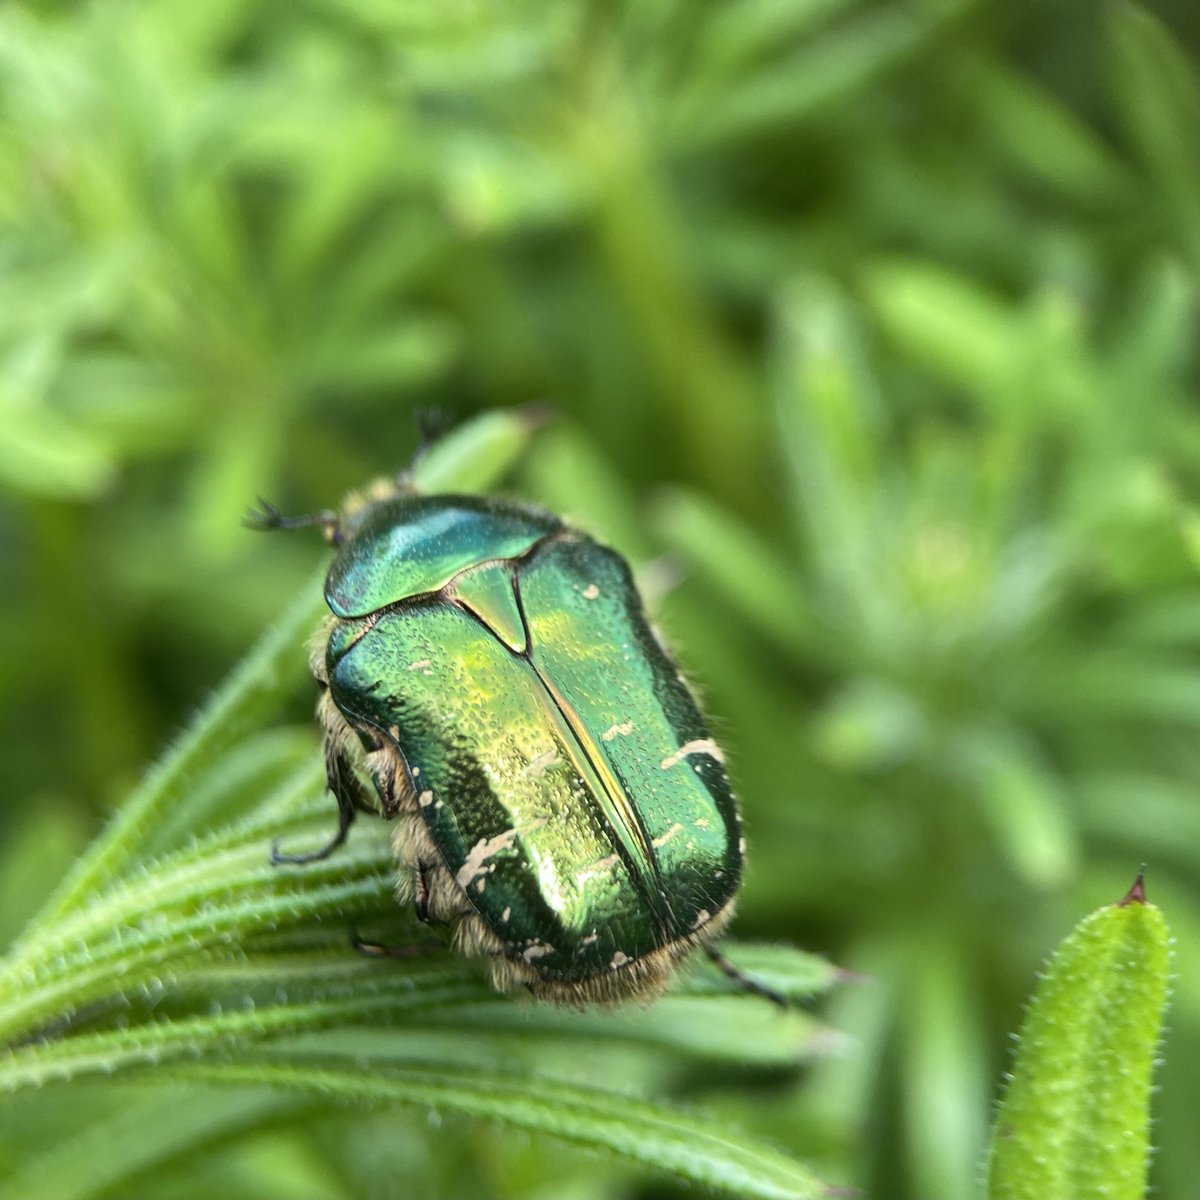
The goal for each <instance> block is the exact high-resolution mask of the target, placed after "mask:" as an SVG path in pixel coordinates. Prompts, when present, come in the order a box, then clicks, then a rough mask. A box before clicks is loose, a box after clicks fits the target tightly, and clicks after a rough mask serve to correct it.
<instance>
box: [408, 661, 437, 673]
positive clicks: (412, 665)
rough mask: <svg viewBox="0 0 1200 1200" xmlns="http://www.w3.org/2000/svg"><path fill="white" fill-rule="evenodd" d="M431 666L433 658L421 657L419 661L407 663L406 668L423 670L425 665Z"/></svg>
mask: <svg viewBox="0 0 1200 1200" xmlns="http://www.w3.org/2000/svg"><path fill="white" fill-rule="evenodd" d="M432 666H433V659H431V658H423V659H421V660H420V662H410V663H409V664H408V669H409V670H410V671H424V670H425V668H426V667H432Z"/></svg>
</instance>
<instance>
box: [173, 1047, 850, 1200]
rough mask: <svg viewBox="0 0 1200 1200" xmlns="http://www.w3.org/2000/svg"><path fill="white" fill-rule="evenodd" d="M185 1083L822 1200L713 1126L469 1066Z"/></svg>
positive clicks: (236, 1073)
mask: <svg viewBox="0 0 1200 1200" xmlns="http://www.w3.org/2000/svg"><path fill="white" fill-rule="evenodd" d="M184 1074H185V1075H186V1077H188V1078H195V1079H204V1080H208V1081H211V1082H213V1083H228V1084H237V1085H239V1086H246V1085H251V1086H256V1085H263V1084H265V1085H269V1086H271V1087H276V1088H286V1089H290V1090H298V1091H301V1092H305V1093H309V1094H317V1095H320V1096H324V1097H335V1098H337V1099H340V1100H342V1101H356V1102H360V1103H362V1102H365V1103H375V1104H380V1103H395V1104H404V1105H417V1106H420V1107H422V1108H425V1107H429V1108H433V1109H435V1110H439V1111H449V1112H458V1113H463V1114H466V1115H469V1116H473V1117H480V1118H484V1119H486V1120H492V1121H501V1122H503V1123H504V1124H507V1125H512V1126H514V1127H516V1128H520V1129H527V1130H531V1131H534V1132H537V1133H544V1134H549V1135H551V1136H553V1137H556V1138H562V1139H564V1140H566V1141H569V1142H574V1143H576V1144H577V1145H581V1146H586V1147H588V1148H589V1149H593V1150H606V1151H609V1152H611V1153H614V1154H617V1155H619V1156H620V1157H622V1158H624V1159H627V1160H629V1161H631V1162H635V1163H639V1164H641V1165H642V1166H645V1167H649V1168H651V1169H653V1170H656V1171H660V1172H662V1173H663V1174H666V1175H670V1176H673V1177H674V1178H676V1179H679V1180H682V1181H684V1182H688V1183H694V1184H697V1185H700V1186H702V1187H707V1188H711V1189H713V1190H715V1191H720V1192H723V1193H726V1194H731V1195H735V1196H746V1197H755V1198H761V1200H807V1198H808V1197H818V1196H820V1197H823V1196H825V1195H827V1189H826V1187H825V1185H824V1184H823V1183H822V1182H821V1181H820V1180H819V1179H818V1178H817V1177H816V1176H815V1175H814V1174H812V1172H810V1171H809V1170H807V1169H806V1168H805V1167H802V1166H800V1165H799V1164H798V1163H796V1162H794V1161H793V1160H792V1159H790V1158H788V1157H787V1156H786V1155H783V1154H781V1153H779V1152H778V1151H777V1150H774V1149H772V1148H771V1147H769V1146H766V1145H763V1144H761V1143H759V1142H756V1141H754V1140H752V1139H749V1138H747V1137H746V1136H745V1134H743V1133H740V1132H737V1131H735V1130H733V1129H730V1128H729V1127H728V1126H726V1125H724V1124H723V1123H720V1122H717V1121H715V1120H713V1119H712V1118H709V1117H704V1116H700V1115H698V1114H694V1113H682V1112H678V1111H675V1110H673V1109H671V1108H670V1107H667V1106H665V1105H661V1104H649V1103H647V1102H645V1101H643V1100H639V1099H635V1098H634V1097H632V1096H626V1095H622V1094H619V1093H614V1092H608V1091H603V1090H601V1089H598V1088H590V1087H580V1086H577V1085H574V1084H567V1083H560V1082H558V1081H554V1080H548V1079H531V1078H528V1077H525V1076H520V1075H512V1074H508V1073H506V1072H504V1071H500V1070H496V1069H492V1068H488V1067H484V1066H481V1065H479V1064H476V1065H474V1066H468V1067H460V1066H454V1065H446V1066H440V1067H438V1068H436V1069H431V1068H426V1069H416V1068H403V1067H375V1068H373V1069H372V1070H371V1071H370V1072H369V1073H366V1072H363V1071H362V1070H361V1069H358V1068H357V1066H355V1065H354V1064H353V1063H352V1064H349V1065H347V1066H342V1065H337V1066H328V1067H319V1066H290V1065H284V1064H278V1063H274V1062H270V1061H262V1062H255V1061H253V1060H250V1061H247V1062H242V1063H237V1064H229V1065H213V1066H198V1067H193V1068H190V1069H188V1070H187V1071H186V1072H184Z"/></svg>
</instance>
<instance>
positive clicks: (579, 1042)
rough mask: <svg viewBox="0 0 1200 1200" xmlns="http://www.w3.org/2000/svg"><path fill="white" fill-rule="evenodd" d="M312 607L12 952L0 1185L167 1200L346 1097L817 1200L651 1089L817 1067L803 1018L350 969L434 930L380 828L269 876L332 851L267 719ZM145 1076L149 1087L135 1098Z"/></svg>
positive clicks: (510, 440) (318, 785)
mask: <svg viewBox="0 0 1200 1200" xmlns="http://www.w3.org/2000/svg"><path fill="white" fill-rule="evenodd" d="M522 425H523V421H522V419H521V417H520V416H519V415H517V416H515V417H512V418H507V417H500V416H497V417H494V418H491V419H487V420H484V421H481V422H477V423H475V424H473V425H469V426H466V427H464V428H463V429H462V430H461V431H460V432H459V433H458V434H457V435H456V436H455V437H452V438H450V439H448V440H447V442H445V443H444V444H443V445H442V446H441V447H440V448H439V450H438V451H437V452H436V453H434V454H432V455H430V456H429V457H428V458H427V459H425V460H424V461H423V462H422V463H421V465H420V467H419V468H418V471H419V476H420V478H421V480H422V482H423V483H424V484H425V485H426V486H428V487H431V488H445V487H447V486H450V485H458V484H459V482H460V481H465V480H467V479H470V478H472V477H474V478H475V479H476V480H481V479H486V478H487V477H489V476H492V475H498V474H499V473H500V472H501V471H502V470H503V468H504V466H505V465H507V463H508V462H509V460H510V459H511V457H512V454H513V452H514V450H515V448H516V446H517V445H518V444H519V435H520V432H521V427H522ZM320 595H321V590H320V587H319V584H318V582H317V581H314V582H313V586H312V588H311V589H310V590H309V591H308V592H306V593H305V594H304V595H303V596H302V597H301V598H300V600H299V601H298V602H297V603H296V604H294V605H293V606H292V607H291V608H290V609H289V610H288V611H287V612H286V613H285V614H284V615H283V617H282V618H281V619H280V620H279V621H278V622H277V623H276V625H275V627H274V628H273V629H272V630H271V631H270V632H269V633H268V634H267V635H266V636H265V637H264V638H263V639H262V640H261V641H260V643H259V645H258V646H257V647H256V648H255V649H254V651H252V653H251V654H250V655H249V656H248V657H247V658H246V659H245V660H244V661H243V662H242V664H241V665H240V666H239V667H238V668H237V670H235V672H234V673H233V674H232V675H231V677H230V679H229V680H228V682H227V683H226V684H225V685H224V686H223V687H222V688H221V689H220V690H219V691H218V692H217V693H216V694H215V695H214V696H213V697H212V699H211V700H210V701H209V703H208V705H207V707H206V708H205V709H204V710H203V711H202V712H201V713H200V714H199V715H198V716H197V718H196V719H195V721H194V722H193V724H192V726H191V728H190V729H189V730H188V731H187V732H186V733H185V734H184V735H183V736H182V737H181V738H180V739H179V740H178V741H177V742H176V743H175V744H174V745H173V746H172V747H171V748H170V749H169V750H168V752H167V753H166V755H165V756H164V757H163V758H162V759H161V760H160V761H159V763H158V764H157V766H156V767H155V768H154V770H153V771H151V773H150V774H149V775H148V776H147V778H146V780H145V782H144V783H143V784H142V785H141V786H140V787H139V788H138V789H136V790H135V792H134V793H133V795H132V796H131V797H130V798H129V799H128V800H127V801H126V802H125V803H124V804H123V805H122V806H121V807H120V808H119V809H118V810H117V812H116V813H115V814H114V816H113V818H112V819H111V820H110V822H109V824H108V826H107V828H106V829H105V831H104V832H103V833H102V834H101V835H100V837H99V838H98V839H97V840H96V841H95V842H94V843H93V844H92V846H91V847H89V849H88V850H87V851H85V853H84V854H83V856H82V857H81V858H80V860H79V861H78V862H77V863H76V865H75V866H74V868H73V869H72V870H71V871H70V872H69V873H68V874H67V876H66V878H65V879H64V880H63V882H62V883H61V885H60V886H59V887H58V889H57V890H56V892H55V893H54V895H53V896H52V897H51V899H50V900H49V902H48V903H47V904H46V906H45V907H44V908H43V910H42V911H41V912H40V913H39V914H38V916H37V917H35V919H34V920H33V921H32V922H31V924H30V925H29V926H28V928H27V929H26V930H25V932H24V933H23V935H22V936H21V938H20V939H19V940H18V942H17V943H16V944H15V946H14V947H13V949H12V950H11V951H10V953H9V956H8V957H7V959H6V960H4V962H3V970H2V973H0V1041H3V1043H4V1044H5V1045H6V1046H7V1050H6V1052H5V1054H4V1056H3V1058H2V1059H0V1092H2V1093H3V1094H4V1096H5V1101H4V1103H3V1104H0V1129H2V1130H4V1131H5V1133H6V1135H7V1136H6V1138H5V1141H6V1143H7V1144H8V1145H9V1146H10V1147H12V1151H13V1154H12V1157H11V1158H10V1159H9V1161H8V1162H0V1189H3V1194H4V1195H8V1196H12V1197H14V1200H15V1198H18V1197H19V1198H21V1200H35V1198H38V1197H45V1198H46V1200H51V1198H53V1200H64V1198H65V1197H68V1196H69V1197H84V1196H111V1195H117V1194H128V1192H127V1191H126V1189H129V1188H133V1189H135V1190H137V1189H148V1190H149V1192H150V1193H152V1194H159V1193H160V1189H163V1190H164V1192H165V1191H168V1190H170V1187H171V1184H170V1183H169V1182H167V1181H169V1180H170V1178H171V1177H172V1176H171V1175H170V1174H169V1173H168V1175H167V1176H166V1181H165V1180H164V1178H163V1177H160V1176H156V1175H155V1168H156V1167H157V1166H158V1165H159V1164H160V1163H163V1162H166V1163H167V1164H168V1166H169V1171H173V1172H176V1173H178V1172H180V1171H189V1170H191V1164H192V1163H193V1162H194V1161H196V1160H198V1159H199V1160H202V1159H203V1158H204V1156H205V1155H206V1153H207V1151H208V1144H209V1142H210V1140H211V1139H212V1138H214V1137H219V1136H220V1135H221V1133H223V1132H226V1131H228V1129H229V1128H230V1127H231V1125H235V1126H236V1127H239V1128H244V1127H246V1126H247V1125H251V1126H252V1125H253V1124H255V1123H269V1122H272V1121H276V1120H278V1118H279V1116H280V1114H281V1113H287V1114H289V1115H291V1116H293V1117H296V1116H297V1115H298V1114H303V1115H304V1116H305V1118H306V1120H307V1121H310V1122H314V1123H320V1122H322V1121H327V1120H330V1119H331V1117H330V1113H331V1112H332V1113H336V1111H337V1108H338V1107H339V1106H342V1107H344V1106H347V1105H353V1106H355V1107H360V1108H361V1107H368V1108H369V1107H373V1108H375V1109H377V1110H379V1111H382V1112H383V1113H385V1114H395V1112H396V1110H397V1109H400V1110H403V1109H414V1108H415V1109H418V1110H419V1111H420V1112H422V1113H426V1112H433V1113H439V1114H440V1113H457V1114H461V1115H465V1116H469V1117H475V1118H485V1119H490V1120H492V1121H497V1122H500V1123H502V1124H504V1125H505V1126H507V1127H509V1128H512V1129H518V1130H527V1131H532V1132H534V1133H538V1134H546V1135H552V1136H555V1137H558V1138H561V1139H564V1140H566V1141H569V1142H574V1143H577V1144H579V1145H582V1146H585V1147H590V1148H592V1149H602V1150H606V1151H608V1152H610V1153H611V1154H612V1155H614V1156H615V1157H617V1158H618V1159H621V1160H623V1161H625V1162H627V1163H629V1164H631V1165H635V1166H640V1167H644V1168H654V1169H657V1170H659V1171H663V1172H666V1173H668V1174H671V1175H675V1176H676V1177H678V1178H679V1179H682V1180H688V1181H692V1182H696V1183H702V1184H705V1185H707V1186H709V1187H711V1188H714V1189H717V1190H720V1191H724V1192H728V1193H731V1194H734V1195H743V1196H753V1197H764V1198H766V1197H771V1198H775V1197H780V1198H782V1197H804V1196H817V1195H819V1194H820V1193H821V1191H822V1185H821V1184H820V1182H819V1180H818V1179H817V1177H816V1176H815V1175H814V1174H813V1173H812V1172H810V1171H809V1170H808V1169H807V1168H805V1167H804V1166H802V1165H801V1164H799V1163H797V1162H795V1161H794V1160H793V1159H791V1158H789V1157H788V1156H786V1155H784V1154H782V1153H780V1152H778V1151H775V1150H773V1149H772V1148H770V1147H769V1146H767V1145H763V1144H762V1143H760V1142H758V1141H756V1140H754V1139H750V1138H746V1137H744V1136H742V1135H739V1134H737V1133H736V1132H734V1131H733V1130H732V1129H731V1128H730V1126H729V1125H728V1124H727V1123H725V1122H723V1121H720V1120H717V1119H714V1118H712V1117H708V1116H703V1115H701V1114H699V1113H689V1112H686V1111H683V1110H679V1109H676V1108H674V1107H673V1106H671V1105H670V1104H668V1103H665V1102H663V1101H662V1100H660V1099H658V1098H656V1092H657V1091H658V1090H659V1089H660V1088H661V1087H662V1086H663V1084H664V1082H665V1080H666V1079H668V1078H669V1077H670V1076H671V1075H672V1074H674V1073H676V1072H677V1071H679V1070H680V1069H681V1067H683V1066H684V1065H685V1064H689V1063H690V1064H693V1065H694V1066H695V1067H696V1068H697V1069H701V1070H722V1069H728V1068H729V1067H730V1066H732V1065H740V1066H745V1065H748V1064H754V1065H757V1066H760V1067H761V1066H782V1067H786V1066H789V1065H791V1064H794V1063H796V1062H798V1061H799V1060H800V1059H801V1058H804V1057H809V1056H811V1055H814V1054H817V1053H820V1046H821V1040H822V1033H821V1029H820V1026H819V1025H818V1024H817V1023H816V1022H815V1021H814V1020H813V1019H812V1018H810V1017H809V1016H807V1015H805V1014H802V1013H800V1012H795V1013H791V1014H787V1015H783V1014H780V1013H778V1012H776V1011H774V1010H773V1009H772V1007H771V1006H770V1005H768V1004H765V1003H764V1002H763V1001H761V1000H757V999H751V998H748V997H745V996H735V995H731V994H730V989H729V987H728V986H726V984H724V983H722V981H721V980H720V978H719V977H717V976H715V975H714V974H713V973H711V972H700V973H699V974H698V975H696V976H695V977H694V978H692V979H690V980H689V981H688V982H686V983H685V984H684V985H683V986H681V987H680V988H679V989H678V994H677V995H675V996H673V997H671V998H670V999H668V1000H665V1001H664V1002H663V1003H662V1004H661V1005H659V1006H658V1007H657V1008H655V1010H654V1011H653V1012H649V1011H645V1010H638V1009H635V1010H633V1011H630V1010H628V1009H626V1010H625V1011H623V1012H621V1013H606V1012H600V1013H596V1012H567V1011H561V1010H556V1009H554V1008H552V1007H550V1006H547V1005H532V1004H530V1005H524V1006H523V1005H521V1004H520V1003H519V1002H517V1001H515V1000H514V999H513V998H511V997H499V996H496V995H494V994H492V993H491V992H490V991H489V989H488V988H487V986H486V985H485V984H484V983H483V981H482V979H481V973H480V971H479V970H478V969H472V968H470V967H468V966H467V965H466V964H464V963H463V962H461V961H459V960H456V959H454V958H453V957H451V956H450V954H449V952H448V951H444V952H442V953H440V954H431V955H430V956H428V957H427V958H424V959H415V960H413V961H411V962H405V963H404V964H402V965H396V964H393V963H387V962H385V963H380V962H378V961H376V960H367V959H362V958H359V957H357V956H355V954H354V952H353V950H352V948H351V946H350V943H349V937H348V929H349V925H350V923H351V922H356V923H362V922H364V921H369V922H371V923H372V924H373V925H375V926H378V927H380V928H386V929H387V930H388V931H389V932H388V937H389V938H390V939H396V938H397V933H396V932H395V931H396V930H397V929H398V930H400V935H399V936H400V937H401V938H403V937H405V936H407V937H408V938H411V939H412V940H413V942H414V944H419V943H420V942H422V941H423V940H426V935H425V934H423V933H422V932H421V931H420V929H419V926H418V927H414V926H415V924H416V923H415V922H414V921H413V919H412V918H411V917H410V916H409V915H408V914H406V913H401V911H400V908H399V906H398V905H396V904H395V902H394V901H393V900H392V898H391V892H392V888H393V879H392V875H393V860H392V853H391V849H390V842H389V835H390V831H389V830H387V829H385V828H381V827H379V826H380V825H381V824H382V823H374V822H371V823H367V824H368V828H365V829H361V830H356V834H355V836H353V837H352V838H351V840H350V843H349V844H348V845H347V846H346V847H344V848H343V849H342V850H341V851H340V852H339V853H338V854H336V855H335V856H333V857H332V858H330V859H328V860H326V861H324V862H320V863H314V864H310V865H309V866H308V867H306V868H305V869H303V870H299V871H297V870H289V869H280V868H278V867H275V866H273V865H272V864H271V862H270V842H271V839H272V837H274V836H280V835H282V836H286V837H287V838H289V839H303V838H304V837H305V835H308V836H311V837H315V838H320V836H321V834H322V832H323V831H324V830H326V829H327V827H328V824H329V818H330V804H329V799H328V796H327V795H325V794H324V780H323V778H321V776H320V772H319V770H318V761H319V755H317V754H315V753H314V752H313V750H314V747H313V746H312V740H311V738H303V739H299V738H297V737H296V736H295V735H294V734H292V733H291V732H290V731H284V732H283V733H281V732H280V731H278V730H271V729H270V728H269V726H268V722H269V721H270V719H271V718H272V717H273V716H274V714H275V712H276V710H277V708H278V703H279V700H280V697H281V694H285V693H286V692H287V691H288V690H290V689H291V688H292V687H294V686H295V684H296V682H297V670H296V666H297V664H300V663H302V662H303V658H304V656H303V653H302V642H303V640H304V636H305V634H306V633H307V631H308V630H309V629H310V627H311V626H312V625H313V623H314V622H315V619H316V617H317V616H318V606H319V604H320ZM370 826H375V827H374V828H372V827H370ZM735 953H740V954H742V955H744V956H745V961H746V964H747V968H748V969H750V970H753V971H754V972H755V973H756V974H757V975H760V976H761V977H762V978H763V979H764V980H765V981H768V982H769V983H770V984H771V986H772V987H775V988H778V989H779V990H780V991H781V993H783V994H785V995H788V996H791V997H794V998H796V999H797V1000H799V999H803V998H808V997H811V996H815V995H818V994H820V993H822V992H824V991H825V990H827V989H828V988H829V987H830V986H831V984H832V983H833V982H834V979H835V972H834V970H833V969H832V968H830V967H829V966H828V965H827V964H825V963H823V962H821V961H819V960H817V959H814V958H812V957H810V956H807V955H803V954H801V953H799V952H796V951H787V950H784V949H768V948H759V949H757V950H756V949H755V948H753V947H743V948H741V950H740V952H735ZM600 1046H603V1047H604V1056H605V1058H606V1059H608V1058H610V1056H611V1058H612V1059H615V1060H616V1061H617V1062H620V1063H622V1064H625V1063H626V1062H628V1061H631V1059H630V1058H629V1056H630V1055H633V1056H636V1057H637V1058H641V1059H642V1065H641V1067H640V1069H639V1070H637V1071H636V1072H635V1073H634V1074H635V1077H636V1078H637V1080H638V1081H639V1082H638V1086H637V1087H635V1090H634V1091H633V1092H630V1090H629V1078H630V1077H629V1076H628V1075H624V1076H621V1075H617V1074H614V1073H610V1072H609V1071H607V1070H605V1069H603V1068H602V1067H599V1066H598V1065H597V1063H596V1061H595V1059H596V1055H597V1050H598V1047H600ZM570 1047H574V1051H573V1052H572V1051H571V1049H570ZM98 1078H99V1079H103V1080H104V1082H103V1083H102V1084H98V1083H97V1082H96V1080H97V1079H98ZM618 1080H621V1082H618ZM139 1082H141V1083H143V1085H144V1090H145V1095H143V1094H142V1091H139V1090H137V1089H134V1090H132V1091H131V1084H137V1083H139ZM34 1089H40V1091H39V1092H38V1094H37V1095H36V1096H35V1097H34V1099H33V1102H32V1103H29V1095H30V1092H31V1091H32V1090H34ZM639 1093H640V1094H639ZM130 1106H132V1107H130ZM164 1109H165V1110H166V1113H167V1114H168V1115H167V1118H166V1119H165V1120H160V1119H158V1117H157V1114H159V1113H161V1112H162V1111H163V1110H164ZM64 1112H70V1113H73V1114H74V1119H73V1120H72V1122H71V1124H70V1127H69V1132H66V1131H65V1130H64V1119H63V1113H64ZM152 1113H153V1114H156V1115H155V1117H154V1118H153V1119H152V1118H151V1114H152ZM114 1114H116V1115H114ZM176 1114H177V1115H176ZM332 1119H334V1120H336V1117H334V1118H332ZM344 1165H345V1169H346V1170H348V1171H351V1172H352V1171H354V1170H355V1169H356V1167H355V1164H354V1163H353V1162H352V1161H349V1160H348V1161H347V1162H346V1163H345V1164H344ZM404 1173H405V1174H406V1175H407V1168H405V1169H404ZM289 1182H290V1181H289V1179H288V1173H287V1171H286V1170H285V1171H283V1173H282V1175H281V1176H280V1177H279V1178H277V1179H276V1180H275V1183H276V1185H277V1186H278V1187H280V1188H281V1189H282V1191H281V1194H287V1188H288V1186H289ZM254 1186H255V1187H256V1188H257V1187H261V1186H262V1180H261V1179H260V1180H259V1181H258V1182H257V1183H255V1185H254ZM407 1186H413V1183H412V1181H411V1179H410V1180H409V1183H408V1185H407ZM250 1194H253V1193H250Z"/></svg>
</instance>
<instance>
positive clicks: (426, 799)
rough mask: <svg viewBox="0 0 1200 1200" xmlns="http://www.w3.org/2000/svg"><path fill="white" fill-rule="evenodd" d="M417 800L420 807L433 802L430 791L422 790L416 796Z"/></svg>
mask: <svg viewBox="0 0 1200 1200" xmlns="http://www.w3.org/2000/svg"><path fill="white" fill-rule="evenodd" d="M417 802H418V803H419V804H420V806H421V807H422V808H428V807H429V806H430V805H431V804H432V803H433V793H432V792H422V793H421V794H420V795H419V796H418V797H417Z"/></svg>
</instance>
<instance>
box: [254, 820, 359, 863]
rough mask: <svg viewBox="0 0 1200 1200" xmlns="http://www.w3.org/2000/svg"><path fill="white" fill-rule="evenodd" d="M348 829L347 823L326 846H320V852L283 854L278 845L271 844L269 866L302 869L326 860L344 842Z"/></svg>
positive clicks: (275, 843)
mask: <svg viewBox="0 0 1200 1200" xmlns="http://www.w3.org/2000/svg"><path fill="white" fill-rule="evenodd" d="M349 828H350V823H349V822H347V823H346V825H345V827H343V828H339V829H338V831H337V833H335V834H334V835H333V837H332V838H331V839H330V841H329V843H328V844H327V845H324V846H322V847H321V848H320V850H313V851H310V852H309V853H308V854H283V853H282V852H281V851H280V849H279V843H278V842H272V843H271V865H272V866H273V867H279V866H291V867H303V866H306V865H307V864H308V863H315V862H320V861H321V860H322V859H324V858H328V857H329V856H330V855H331V854H332V853H333V852H334V851H335V850H336V849H337V848H338V847H339V846H340V845H341V844H342V843H343V842H344V841H345V840H346V830H348V829H349Z"/></svg>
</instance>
